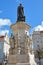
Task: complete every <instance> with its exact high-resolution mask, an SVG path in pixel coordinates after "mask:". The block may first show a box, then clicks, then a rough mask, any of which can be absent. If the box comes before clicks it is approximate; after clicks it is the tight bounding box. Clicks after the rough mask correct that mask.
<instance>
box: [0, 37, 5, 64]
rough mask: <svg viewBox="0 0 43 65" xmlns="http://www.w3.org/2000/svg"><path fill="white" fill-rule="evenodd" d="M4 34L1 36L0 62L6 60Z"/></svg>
mask: <svg viewBox="0 0 43 65" xmlns="http://www.w3.org/2000/svg"><path fill="white" fill-rule="evenodd" d="M3 49H4V36H0V64H2V63H3V60H4V52H3V51H4V50H3Z"/></svg>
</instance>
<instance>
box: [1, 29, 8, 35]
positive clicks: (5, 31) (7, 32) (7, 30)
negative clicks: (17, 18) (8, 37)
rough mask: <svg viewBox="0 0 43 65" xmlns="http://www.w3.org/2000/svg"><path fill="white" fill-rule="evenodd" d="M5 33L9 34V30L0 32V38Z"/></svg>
mask: <svg viewBox="0 0 43 65" xmlns="http://www.w3.org/2000/svg"><path fill="white" fill-rule="evenodd" d="M5 33H7V34H9V30H0V36H1V35H5Z"/></svg>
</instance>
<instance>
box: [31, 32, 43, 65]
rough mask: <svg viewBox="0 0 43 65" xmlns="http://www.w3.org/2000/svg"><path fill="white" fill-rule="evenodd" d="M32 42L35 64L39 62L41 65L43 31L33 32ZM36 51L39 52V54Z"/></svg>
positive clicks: (42, 58) (42, 62) (42, 63)
mask: <svg viewBox="0 0 43 65" xmlns="http://www.w3.org/2000/svg"><path fill="white" fill-rule="evenodd" d="M32 42H33V50H34V54H35V57H36V62H37V63H38V62H40V63H41V65H43V31H33V34H32ZM37 51H39V53H38V52H37ZM39 57H40V60H39Z"/></svg>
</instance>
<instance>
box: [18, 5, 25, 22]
mask: <svg viewBox="0 0 43 65" xmlns="http://www.w3.org/2000/svg"><path fill="white" fill-rule="evenodd" d="M18 21H24V22H25V16H24V7H23V6H22V4H20V5H19V6H18V9H17V22H18Z"/></svg>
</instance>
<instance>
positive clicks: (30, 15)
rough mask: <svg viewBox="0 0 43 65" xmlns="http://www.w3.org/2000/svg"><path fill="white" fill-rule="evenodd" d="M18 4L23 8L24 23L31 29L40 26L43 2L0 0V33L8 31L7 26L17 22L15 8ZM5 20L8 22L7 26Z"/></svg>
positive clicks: (40, 0)
mask: <svg viewBox="0 0 43 65" xmlns="http://www.w3.org/2000/svg"><path fill="white" fill-rule="evenodd" d="M20 3H22V5H23V6H24V15H25V16H26V23H27V24H30V25H31V27H32V28H31V29H33V28H34V27H36V26H38V25H40V24H41V22H42V21H43V0H0V19H1V20H0V22H1V21H2V22H1V23H0V24H2V23H3V24H2V25H1V26H0V31H3V30H5V31H6V30H7V31H8V30H9V29H10V27H9V26H10V25H9V24H13V23H15V22H16V21H17V7H18V6H19V4H20ZM7 20H9V21H8V22H9V24H8V23H7ZM3 21H4V22H3ZM4 23H5V25H4Z"/></svg>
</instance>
